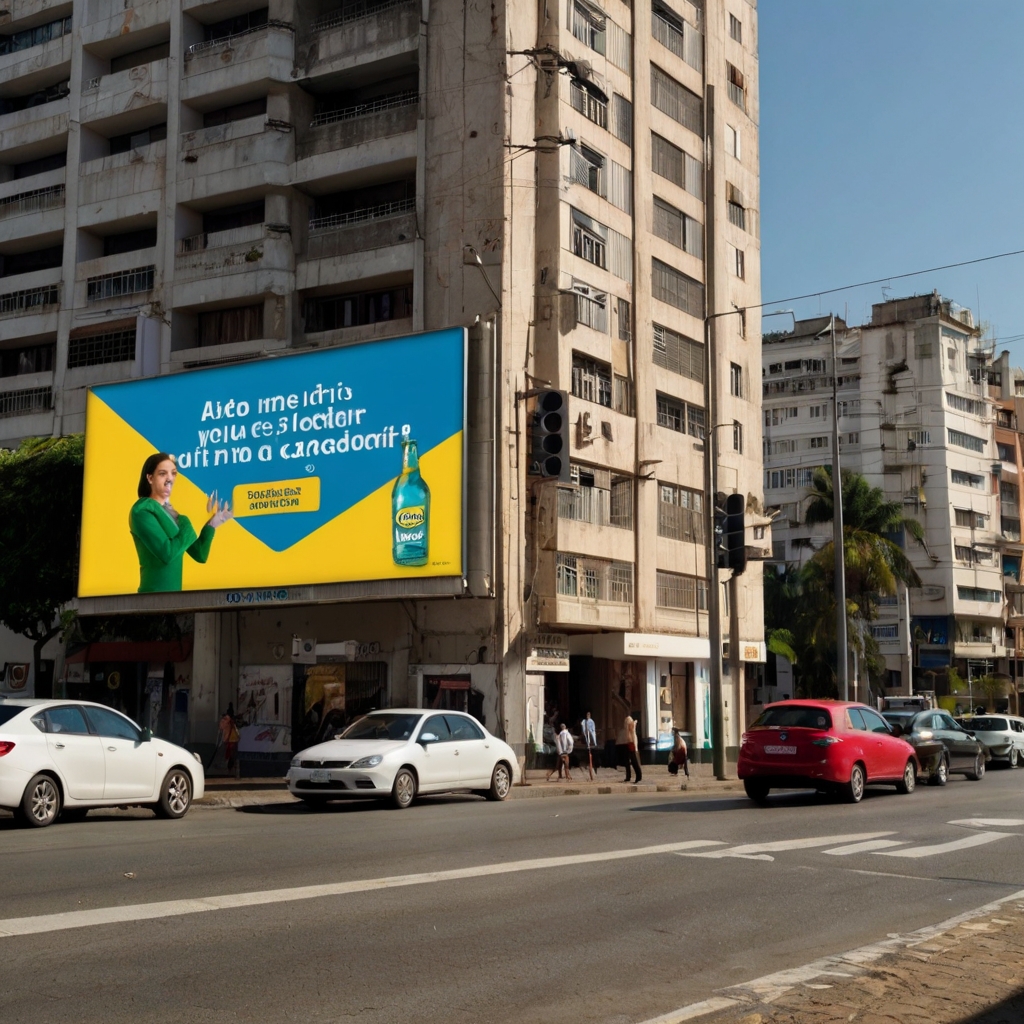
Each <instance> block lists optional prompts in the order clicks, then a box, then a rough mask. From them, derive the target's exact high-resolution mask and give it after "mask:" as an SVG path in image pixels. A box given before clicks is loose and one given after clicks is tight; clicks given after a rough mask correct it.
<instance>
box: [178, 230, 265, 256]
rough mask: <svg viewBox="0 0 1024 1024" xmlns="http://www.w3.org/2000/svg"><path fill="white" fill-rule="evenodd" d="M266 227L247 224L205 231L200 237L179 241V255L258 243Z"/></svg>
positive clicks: (194, 236) (193, 236)
mask: <svg viewBox="0 0 1024 1024" xmlns="http://www.w3.org/2000/svg"><path fill="white" fill-rule="evenodd" d="M264 228H265V225H264V224H262V223H260V224H245V225H243V226H242V227H238V228H227V229H226V230H224V231H204V232H202V234H199V235H192V236H191V237H189V238H181V239H179V240H178V255H179V256H183V255H185V254H186V253H190V252H201V251H202V250H203V249H215V248H217V247H218V246H222V245H245V244H247V243H249V242H258V241H259V240H260V239H261V238H263V235H264V233H265V230H264Z"/></svg>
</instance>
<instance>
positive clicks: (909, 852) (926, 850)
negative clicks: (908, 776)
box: [875, 832, 1015, 859]
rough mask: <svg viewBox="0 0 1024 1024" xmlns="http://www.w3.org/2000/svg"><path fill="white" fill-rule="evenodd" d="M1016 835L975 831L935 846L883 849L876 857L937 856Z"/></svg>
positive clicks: (915, 857)
mask: <svg viewBox="0 0 1024 1024" xmlns="http://www.w3.org/2000/svg"><path fill="white" fill-rule="evenodd" d="M1012 835H1015V833H1013V832H975V833H974V834H973V835H969V836H964V838H963V839H954V840H953V842H951V843H936V844H935V845H934V846H911V847H909V848H908V849H905V850H882V851H880V852H879V853H876V854H875V856H876V857H912V858H914V859H920V858H921V857H937V856H938V855H939V854H942V853H955V852H956V851H957V850H969V849H970V848H971V847H972V846H985V845H986V844H987V843H994V842H995V841H996V840H997V839H1008V838H1009V837H1010V836H1012Z"/></svg>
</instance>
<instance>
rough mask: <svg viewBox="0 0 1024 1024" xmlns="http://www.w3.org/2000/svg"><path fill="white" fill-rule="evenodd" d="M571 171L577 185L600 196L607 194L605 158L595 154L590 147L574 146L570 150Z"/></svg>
mask: <svg viewBox="0 0 1024 1024" xmlns="http://www.w3.org/2000/svg"><path fill="white" fill-rule="evenodd" d="M569 170H570V177H571V178H572V180H573V181H574V182H576V184H577V185H582V186H583V187H584V188H587V189H590V191H591V192H596V193H597V194H598V195H599V196H603V195H604V194H605V183H604V157H603V156H601V154H600V153H595V152H594V150H592V149H590V148H589V147H588V146H584V145H580V146H574V147H573V148H572V149H570V150H569Z"/></svg>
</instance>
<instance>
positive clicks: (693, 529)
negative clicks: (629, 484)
mask: <svg viewBox="0 0 1024 1024" xmlns="http://www.w3.org/2000/svg"><path fill="white" fill-rule="evenodd" d="M658 536H659V537H668V538H669V539H670V540H685V541H690V542H692V543H694V544H703V543H704V495H703V494H702V493H701V492H700V491H694V490H692V489H691V488H689V487H680V486H679V485H678V484H668V483H663V482H661V481H659V482H658Z"/></svg>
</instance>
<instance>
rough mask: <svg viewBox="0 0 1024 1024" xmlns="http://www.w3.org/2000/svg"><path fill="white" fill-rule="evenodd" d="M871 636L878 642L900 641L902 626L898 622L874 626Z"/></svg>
mask: <svg viewBox="0 0 1024 1024" xmlns="http://www.w3.org/2000/svg"><path fill="white" fill-rule="evenodd" d="M871 635H872V636H873V637H874V638H875V639H876V640H898V639H899V636H900V624H899V623H898V622H892V623H887V624H886V625H884V626H872V627H871Z"/></svg>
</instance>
